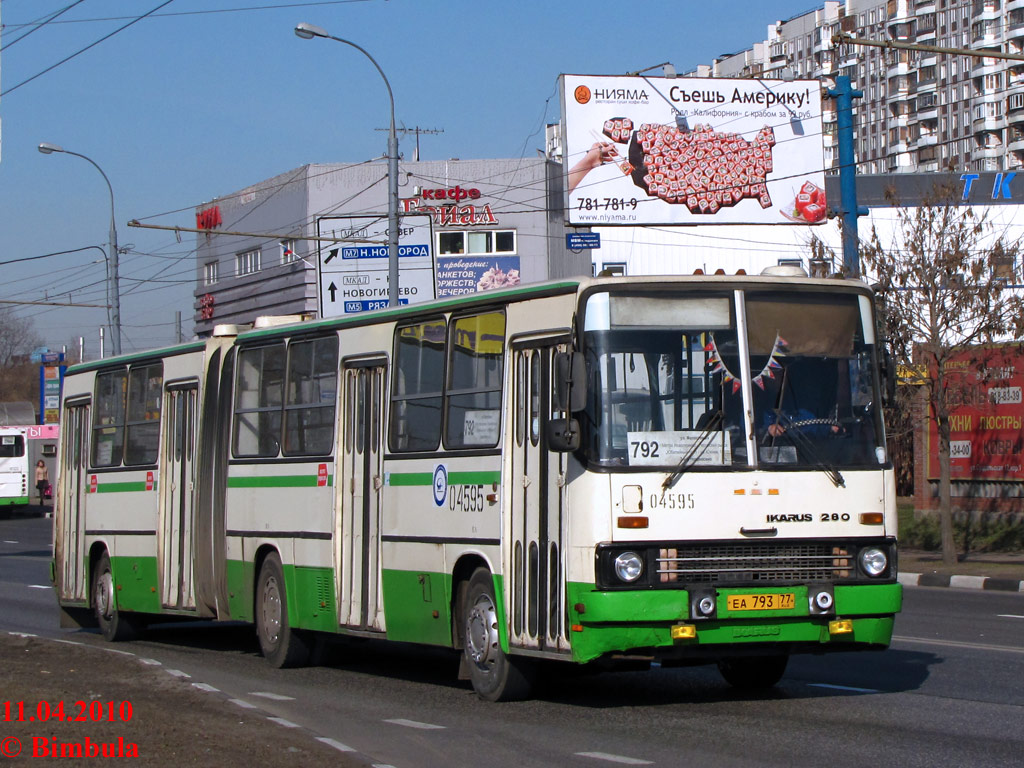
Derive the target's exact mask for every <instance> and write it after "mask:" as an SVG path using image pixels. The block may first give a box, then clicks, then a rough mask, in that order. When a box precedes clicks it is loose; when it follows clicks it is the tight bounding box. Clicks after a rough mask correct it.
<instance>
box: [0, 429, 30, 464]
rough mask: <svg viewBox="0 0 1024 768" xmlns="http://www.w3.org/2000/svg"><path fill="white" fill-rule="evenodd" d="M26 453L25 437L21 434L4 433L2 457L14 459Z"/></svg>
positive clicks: (0, 453)
mask: <svg viewBox="0 0 1024 768" xmlns="http://www.w3.org/2000/svg"><path fill="white" fill-rule="evenodd" d="M24 455H25V438H23V437H22V436H21V435H4V436H3V437H2V438H0V459H14V458H18V457H19V456H24Z"/></svg>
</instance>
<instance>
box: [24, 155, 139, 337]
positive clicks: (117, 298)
mask: <svg viewBox="0 0 1024 768" xmlns="http://www.w3.org/2000/svg"><path fill="white" fill-rule="evenodd" d="M39 151H40V152H42V153H43V154H44V155H50V154H53V153H54V152H62V153H64V154H65V155H74V156H75V157H80V158H82V159H83V160H85V161H86V162H88V163H90V164H91V165H92V167H93V168H95V169H96V170H97V171H99V172H100V176H102V177H103V180H104V181H105V182H107V190H108V191H109V192H110V243H109V244H108V245H109V249H110V256H109V261H110V263H109V265H108V268H107V291H108V292H109V293H110V306H109V307H108V308H107V322H108V324H109V325H110V348H111V350H112V351H113V353H114V354H115V355H120V354H121V287H120V280H119V278H118V274H117V266H118V265H117V259H118V254H117V227H116V226H115V225H114V188H113V187H112V186H111V185H110V179H108V178H107V174H105V173H104V172H103V169H102V168H100V167H99V166H98V165H96V163H95V161H93V159H92V158H89V157H86V156H85V155H82V154H79V153H78V152H72V151H71V150H70V149H64V148H63V147H61V146H58V145H57V144H51V143H49V142H48V141H44V142H43V143H41V144H40V145H39Z"/></svg>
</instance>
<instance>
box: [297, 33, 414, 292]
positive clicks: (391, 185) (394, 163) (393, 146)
mask: <svg viewBox="0 0 1024 768" xmlns="http://www.w3.org/2000/svg"><path fill="white" fill-rule="evenodd" d="M295 34H296V35H298V36H299V37H301V38H302V39H303V40H312V39H313V38H314V37H323V38H326V39H328V40H335V41H337V42H339V43H344V44H345V45H349V46H351V47H353V48H355V49H356V50H357V51H360V52H361V53H363V55H365V56H366V58H368V59H369V60H370V62H371V63H372V64H373V66H375V67H376V68H377V71H378V72H380V76H381V78H382V79H383V80H384V85H385V86H387V89H388V100H389V101H390V102H391V124H390V127H389V128H388V306H389V307H397V306H398V303H399V302H398V136H397V135H396V133H395V96H394V93H392V91H391V83H389V82H388V78H387V75H385V74H384V70H383V69H381V68H380V64H378V63H377V60H376V59H375V58H373V56H371V55H370V54H369V53H368V52H367V50H366V49H365V48H363V47H362V46H360V45H356V44H355V43H353V42H352V41H351V40H344V39H342V38H340V37H335V36H334V35H331V34H328V32H327V30H325V29H323V28H321V27H316V26H313V25H312V24H306V23H305V22H303V23H301V24H298V25H296V27H295Z"/></svg>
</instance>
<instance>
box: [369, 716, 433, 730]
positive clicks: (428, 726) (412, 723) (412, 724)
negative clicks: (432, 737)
mask: <svg viewBox="0 0 1024 768" xmlns="http://www.w3.org/2000/svg"><path fill="white" fill-rule="evenodd" d="M384 722H385V723H392V724H394V725H402V726H405V727H406V728H419V729H420V730H422V731H433V730H444V726H443V725H433V724H432V723H420V722H418V721H416V720H405V719H403V718H395V719H394V720H385V721H384Z"/></svg>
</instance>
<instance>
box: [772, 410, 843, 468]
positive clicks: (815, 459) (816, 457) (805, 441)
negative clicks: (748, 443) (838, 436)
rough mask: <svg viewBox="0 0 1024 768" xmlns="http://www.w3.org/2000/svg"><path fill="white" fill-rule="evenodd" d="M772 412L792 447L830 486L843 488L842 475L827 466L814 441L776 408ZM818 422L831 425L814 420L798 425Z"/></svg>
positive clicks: (825, 421) (823, 420) (821, 420)
mask: <svg viewBox="0 0 1024 768" xmlns="http://www.w3.org/2000/svg"><path fill="white" fill-rule="evenodd" d="M773 412H774V414H775V423H776V424H780V425H781V426H782V428H783V429H784V430H785V434H786V436H788V437H789V439H790V440H791V441H792V442H793V443H794V445H795V446H796V447H797V448H798V449H800V450H802V451H803V452H804V453H805V454H807V456H808V457H809V458H810V459H811V463H813V464H814V466H815V467H816V468H818V469H820V470H821V471H822V472H824V473H825V475H826V476H827V477H828V479H829V480H831V481H832V485H834V486H835V487H836V488H845V487H846V480H844V479H843V475H842V473H841V472H840V471H839V469H838V468H837V467H835V466H833V465H831V464H829V463H828V462H827V461H826V460H825V459H824V458H823V457H822V455H821V452H820V451H819V450H818V447H817V446H816V445H815V444H814V441H813V440H811V438H810V437H808V436H807V435H805V434H804V432H803V430H802V429H801V428H800V426H798V423H797V422H795V421H793V419H791V418H789V416H787V415H786V414H784V413H783V412H782V411H781V410H779V409H778V408H776V409H775V410H774V411H773ZM819 422H820V423H822V424H829V425H830V424H832V422H831V421H828V420H825V419H814V420H812V421H811V422H807V421H801V422H800V424H803V425H805V426H807V425H809V424H811V423H819ZM766 436H767V435H766Z"/></svg>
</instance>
